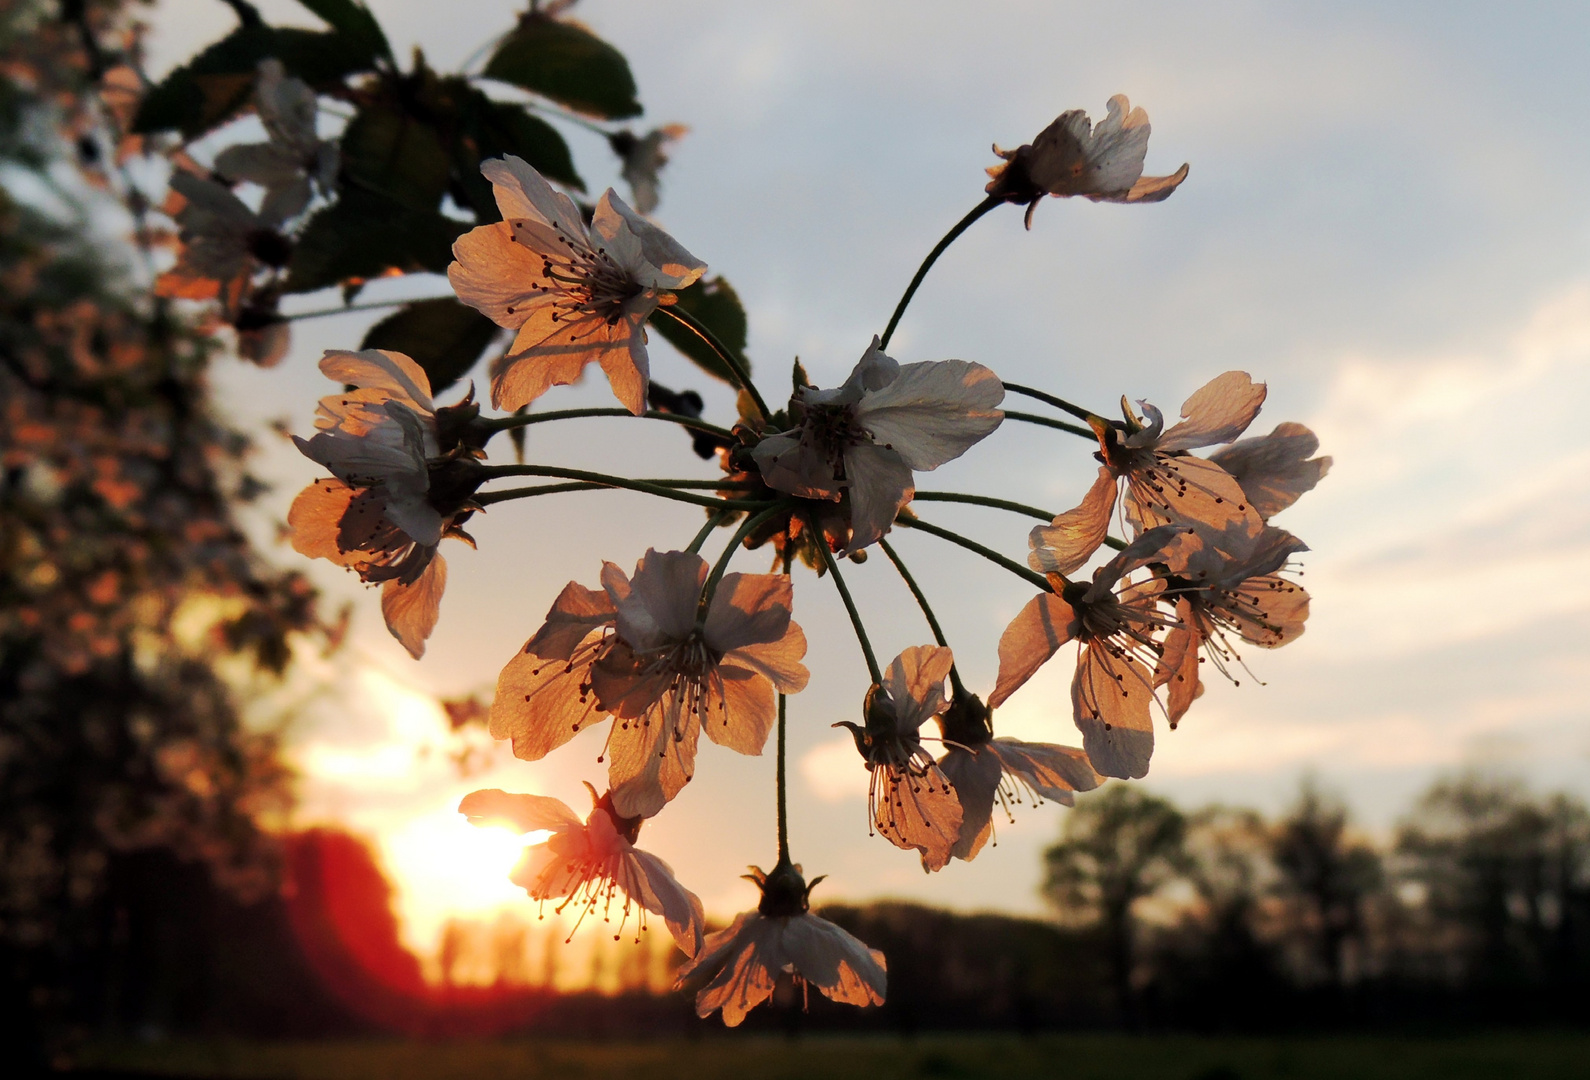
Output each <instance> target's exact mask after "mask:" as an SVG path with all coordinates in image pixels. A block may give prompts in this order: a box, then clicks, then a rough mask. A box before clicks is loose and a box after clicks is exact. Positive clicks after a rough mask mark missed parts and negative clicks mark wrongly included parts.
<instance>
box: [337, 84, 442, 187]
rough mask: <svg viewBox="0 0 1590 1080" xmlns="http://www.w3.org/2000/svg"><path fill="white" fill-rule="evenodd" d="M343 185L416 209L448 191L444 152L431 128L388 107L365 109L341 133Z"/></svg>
mask: <svg viewBox="0 0 1590 1080" xmlns="http://www.w3.org/2000/svg"><path fill="white" fill-rule="evenodd" d="M341 148H342V171H343V176H344V179H345V182H347V183H352V184H355V185H357V186H358V187H359V188H361V189H364V190H366V191H378V192H380V193H381V194H383V195H386V196H388V197H389V198H391V199H393V200H395V201H397V202H400V203H402V204H404V205H405V206H411V207H414V208H416V209H420V210H433V209H435V208H436V207H437V205H439V204H440V203H441V201H442V194H443V193H444V192H445V191H446V190H447V174H448V162H447V148H446V147H445V146H443V145H442V139H441V136H440V135H439V134H438V133H437V131H436V129H435V128H434V127H432V126H431V125H430V124H427V123H424V122H423V121H421V120H417V119H415V118H414V117H413V116H411V115H409V114H408V113H406V112H402V111H400V110H399V109H398V108H397V107H395V106H393V105H390V104H384V103H381V104H375V105H368V106H366V107H365V108H363V109H360V110H359V112H358V113H357V114H356V115H355V116H354V118H353V119H352V120H351V121H349V122H348V127H347V129H346V130H345V131H344V132H343V133H342V142H341Z"/></svg>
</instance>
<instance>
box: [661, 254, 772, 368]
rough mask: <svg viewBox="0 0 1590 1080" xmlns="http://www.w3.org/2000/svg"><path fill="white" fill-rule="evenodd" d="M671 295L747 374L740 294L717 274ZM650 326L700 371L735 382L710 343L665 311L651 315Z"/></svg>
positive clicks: (749, 365)
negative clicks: (657, 314) (736, 360)
mask: <svg viewBox="0 0 1590 1080" xmlns="http://www.w3.org/2000/svg"><path fill="white" fill-rule="evenodd" d="M674 295H675V296H676V297H678V306H679V308H680V309H681V310H682V311H684V312H685V313H686V314H688V315H694V316H695V317H696V321H697V322H699V323H701V324H702V325H703V326H705V327H706V328H707V329H708V330H711V331H712V332H713V333H714V334H716V335H717V336H718V340H719V341H721V342H723V344H724V345H725V346H726V347H727V348H728V349H729V350H730V351H732V352H733V353H734V355H735V356H736V357H737V358H738V359H739V361H740V363H741V364H742V365H744V367H745V371H746V373H747V374H750V371H751V361H749V360H747V359H746V357H745V337H746V321H745V308H744V307H742V306H741V305H740V298H739V296H738V295H736V293H735V291H734V289H733V288H732V287H731V286H730V285H729V283H728V282H727V281H724V280H723V279H722V278H721V277H715V278H710V279H704V280H702V281H698V282H696V283H695V284H694V285H691V286H690V287H689V288H686V289H680V290H679V291H678V292H677V293H675V294H674ZM651 327H652V329H654V330H656V331H657V332H658V333H659V334H661V335H662V336H663V338H664V339H665V340H666V341H667V342H668V343H669V344H670V345H672V346H673V347H674V348H676V349H678V350H679V351H680V352H682V353H684V354H685V356H686V357H688V358H689V359H690V360H691V361H693V362H694V363H695V365H696V366H697V367H699V368H700V369H701V370H702V371H705V372H706V373H707V374H708V375H711V376H713V377H714V378H718V379H722V380H723V381H724V382H726V383H728V384H730V385H731V386H735V385H738V383H737V382H736V381H735V379H734V377H733V376H732V375H730V374H729V369H728V368H727V367H726V366H725V365H724V363H723V360H722V359H721V358H720V357H719V356H718V354H717V353H715V352H713V351H712V346H710V345H708V344H707V343H706V342H705V341H702V340H701V338H700V337H699V336H697V335H696V333H695V331H693V330H691V329H690V328H689V327H687V326H681V325H679V324H678V323H677V322H675V321H674V320H672V319H670V318H669V317H668V316H666V315H664V316H662V317H660V318H653V319H652V320H651Z"/></svg>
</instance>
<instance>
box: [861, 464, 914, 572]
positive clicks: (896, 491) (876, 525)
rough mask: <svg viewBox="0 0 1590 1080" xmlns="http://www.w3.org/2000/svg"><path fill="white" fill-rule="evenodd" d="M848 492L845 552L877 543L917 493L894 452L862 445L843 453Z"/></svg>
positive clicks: (909, 476)
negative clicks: (848, 504)
mask: <svg viewBox="0 0 1590 1080" xmlns="http://www.w3.org/2000/svg"><path fill="white" fill-rule="evenodd" d="M845 479H846V480H847V481H848V482H849V491H850V528H851V535H850V543H849V545H848V546H847V547H846V548H845V551H846V552H847V553H850V552H855V551H860V550H861V549H862V548H864V547H866V546H867V545H869V544H874V543H877V541H878V540H879V539H880V538H881V537H882V536H883V534H884V533H886V532H888V531H889V528H890V526H892V525H893V524H894V518H895V515H896V514H898V513H899V512H900V508H901V507H902V506H904V505H905V504H906V503H908V502H910V501H911V496H912V495H914V494H915V493H916V481H915V480H914V479H912V476H911V467H910V466H909V465H907V464H906V463H905V462H904V461H903V460H902V459H901V457H900V455H899V454H896V453H895V452H894V451H893V450H890V449H887V448H886V447H882V446H877V445H875V444H872V443H861V444H859V445H855V446H851V447H848V448H846V450H845Z"/></svg>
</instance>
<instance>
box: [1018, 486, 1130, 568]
mask: <svg viewBox="0 0 1590 1080" xmlns="http://www.w3.org/2000/svg"><path fill="white" fill-rule="evenodd" d="M1115 489H1116V481H1115V474H1114V473H1112V472H1111V471H1110V470H1109V469H1108V468H1105V467H1103V466H1100V468H1099V474H1098V476H1097V477H1096V478H1095V479H1094V481H1093V486H1092V487H1091V488H1089V489H1088V493H1087V494H1086V495H1084V496H1083V497H1082V502H1081V503H1080V504H1079V505H1078V506H1077V507H1075V508H1074V509H1071V510H1067V511H1066V512H1065V513H1063V514H1061V515H1059V516H1058V517H1056V518H1055V519H1054V521H1053V522H1052V523H1050V524H1048V525H1038V526H1036V527H1034V528H1033V530H1032V532H1030V533H1029V534H1028V535H1027V543H1028V544H1029V545H1030V546H1031V547H1032V552H1031V554H1029V555H1028V556H1027V564H1028V565H1029V566H1031V567H1032V568H1033V569H1034V570H1036V571H1038V572H1039V573H1041V574H1062V575H1063V574H1074V573H1076V571H1077V570H1078V568H1080V567H1081V566H1082V564H1083V563H1085V562H1087V561H1088V559H1089V557H1090V556H1092V554H1093V553H1094V552H1095V551H1097V550H1098V548H1099V545H1100V544H1102V543H1104V537H1105V536H1106V535H1107V534H1108V533H1109V529H1110V512H1111V511H1112V510H1113V509H1115Z"/></svg>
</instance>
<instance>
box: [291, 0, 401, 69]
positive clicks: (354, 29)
mask: <svg viewBox="0 0 1590 1080" xmlns="http://www.w3.org/2000/svg"><path fill="white" fill-rule="evenodd" d="M298 2H299V3H300V4H302V5H303V6H304V7H306V8H308V9H309V10H310V11H312V12H314V13H315V14H316V15H318V16H320V18H321V20H322V21H323V22H325V24H326V25H327V26H329V27H331V28H332V29H333V30H335V31H336V32H337V34H338V35H339V36H340V37H341V38H342V39H343V40H344V41H346V42H348V44H349V45H350V46H351V47H353V48H355V49H357V50H358V51H359V53H360V55H361V56H362V57H363V58H364V60H365V61H367V62H369V63H372V64H373V63H374V62H375V61H376V60H377V59H380V58H385V59H387V60H390V59H392V46H391V45H389V44H387V40H386V35H385V34H383V33H382V32H381V24H380V23H378V22H376V21H375V16H374V15H372V14H371V13H370V9H369V8H367V7H365V6H364V5H363V4H361V3H359V2H358V0H298Z"/></svg>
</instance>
